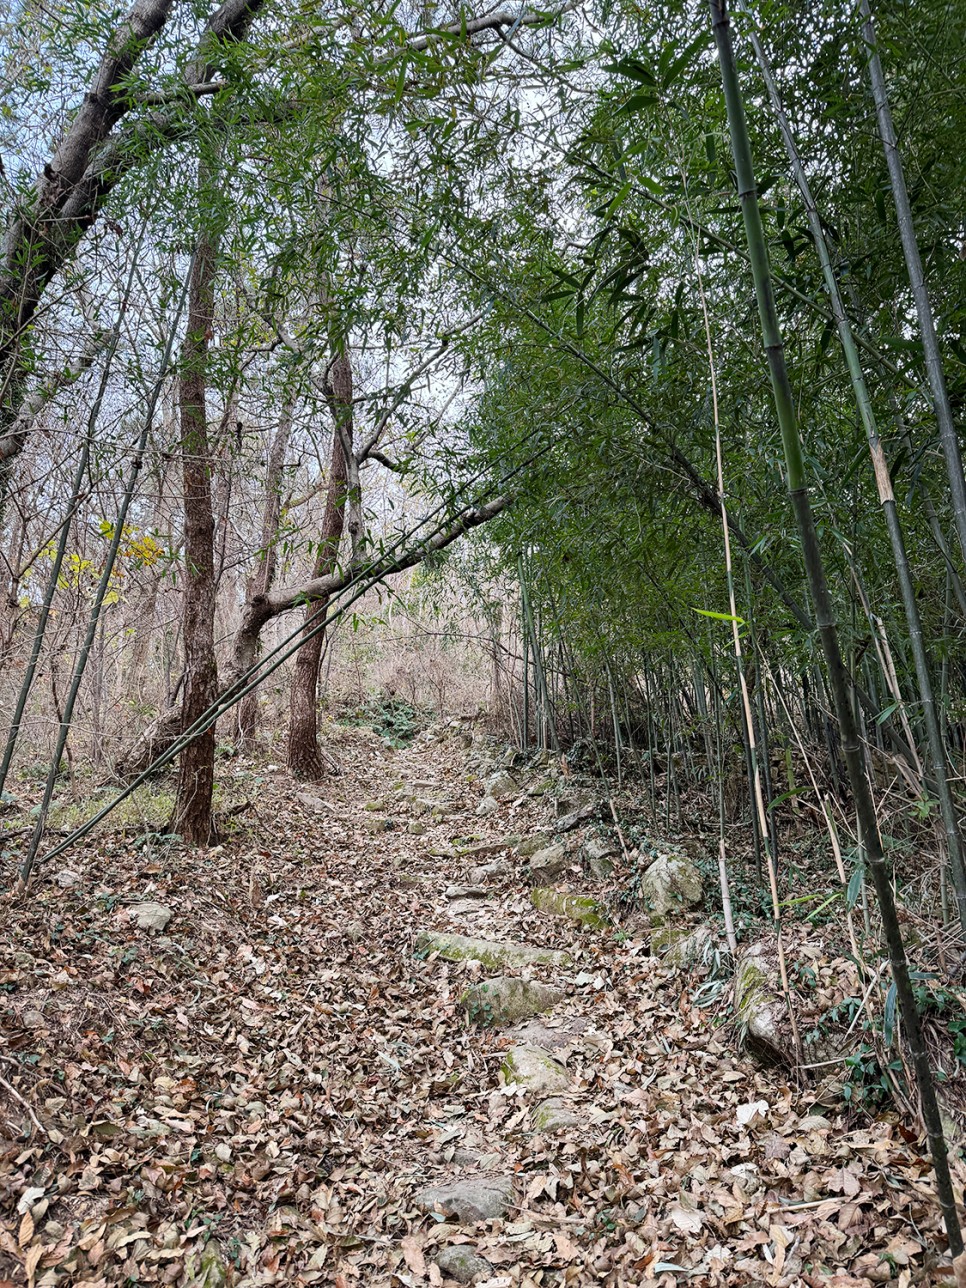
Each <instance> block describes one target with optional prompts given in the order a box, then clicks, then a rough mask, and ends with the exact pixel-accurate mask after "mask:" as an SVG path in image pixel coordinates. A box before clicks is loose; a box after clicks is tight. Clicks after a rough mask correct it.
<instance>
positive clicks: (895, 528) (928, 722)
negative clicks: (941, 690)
mask: <svg viewBox="0 0 966 1288" xmlns="http://www.w3.org/2000/svg"><path fill="white" fill-rule="evenodd" d="M863 2H864V0H863ZM751 42H752V45H753V46H754V50H755V54H756V56H757V59H758V64H759V66H760V68H761V72H762V75H763V77H764V80H765V85H766V88H767V90H768V95H769V98H770V99H771V103H772V107H773V109H774V111H775V115H776V117H777V118H778V124H779V127H780V129H781V133H782V138H783V140H784V143H785V150H786V152H787V154H788V159H789V163H790V165H791V169H792V174H793V176H794V178H795V182H796V184H797V185H798V189H799V192H800V194H801V197H802V201H803V203H804V205H805V210H806V213H807V215H808V222H809V227H810V229H811V232H812V240H813V242H814V244H815V250H816V253H817V254H818V257H819V262H820V263H821V267H822V276H823V278H824V281H825V289H826V292H827V293H828V298H829V303H830V305H831V309H832V314H833V316H834V318H835V324H836V327H837V329H838V334H839V339H840V342H841V344H842V349H843V351H844V353H845V359H846V363H847V365H848V369H849V378H850V380H851V382H852V390H853V393H854V395H855V401H856V406H857V407H858V411H859V416H860V417H861V420H862V424H863V426H864V428H865V432H866V437H867V439H868V443H869V451H870V453H871V456H872V465H873V469H874V471H875V479H876V486H877V488H878V493H879V503H880V505H881V506H882V512H883V517H884V518H885V523H886V528H887V531H888V534H889V541H890V544H891V546H892V554H893V560H894V562H895V565H896V573H897V576H898V579H899V590H900V594H901V596H902V605H903V610H904V613H905V618H906V625H907V627H908V630H909V642H910V645H911V647H912V655H913V662H914V665H915V670H916V681H917V684H918V688H919V700H920V703H921V706H922V717H923V724H924V725H925V728H926V741H927V745H928V748H929V760H930V763H931V769H932V777H933V780H934V786H935V790H936V795H937V799H938V800H939V811H940V815H941V817H942V821H943V830H944V833H945V838H946V847H947V852H948V854H949V864H950V869H951V872H952V878H953V888H954V890H955V892H956V903H957V906H958V910H959V921H960V925H961V926H962V927H963V929H964V930H966V849H964V845H963V840H962V836H961V834H960V830H959V816H958V812H957V809H956V804H955V801H954V799H953V793H952V786H951V783H950V780H949V766H948V758H947V754H946V746H945V742H944V740H943V736H942V729H941V727H940V722H939V716H938V714H937V711H936V702H935V696H934V692H933V684H932V670H931V666H930V659H929V656H928V653H927V650H926V644H925V639H924V637H923V631H922V619H921V617H920V614H919V604H918V601H917V599H916V591H915V587H914V585H913V581H912V574H911V571H910V568H909V558H908V555H907V552H906V546H905V539H904V537H903V532H902V524H901V522H900V520H899V512H898V507H897V505H896V499H895V494H894V492H893V490H892V479H891V476H890V473H889V465H888V462H887V460H886V456H885V452H884V451H883V448H882V442H881V439H880V436H879V429H878V424H877V422H876V418H875V413H874V411H873V407H872V399H871V396H870V394H869V389H868V385H867V384H866V380H865V374H864V372H863V370H862V362H861V359H860V357H859V351H858V348H857V346H856V344H855V337H854V335H853V333H852V327H851V325H850V323H849V319H848V316H847V314H846V311H845V305H844V303H843V300H842V294H841V291H840V290H839V284H838V279H837V278H836V276H835V270H834V268H833V267H832V259H831V256H830V254H829V249H828V243H827V242H826V240H825V230H824V227H823V224H822V220H821V216H820V214H819V210H818V206H817V205H816V202H815V199H814V197H813V195H812V190H811V186H810V184H809V182H808V176H807V175H806V173H805V167H804V166H803V164H802V161H801V157H800V156H799V152H798V147H797V145H796V143H795V138H794V135H793V133H792V129H791V125H790V123H789V120H788V116H787V114H786V113H785V110H784V107H783V106H782V102H781V99H780V97H779V94H778V89H777V87H776V85H775V80H774V77H773V76H772V73H771V67H770V65H769V62H768V58H767V57H766V55H765V51H764V49H763V47H762V44H761V41H760V40H759V39H758V36H757V34H756V32H755V31H754V29H752V31H751ZM879 70H880V74H881V68H880V69H879ZM961 474H962V467H961V465H960V475H961ZM857 584H858V585H859V593H860V595H861V596H862V600H863V607H864V608H865V610H866V614H867V615H868V616H869V617H870V620H871V610H870V609H869V607H868V603H867V601H866V598H865V594H864V592H863V590H862V587H861V584H859V583H858V579H857ZM876 648H877V649H879V639H878V637H877V639H876ZM880 655H881V653H880ZM883 673H884V674H885V675H886V678H887V680H890V679H891V678H892V677H890V676H889V675H888V671H887V669H886V666H885V663H884V662H883ZM894 696H895V697H897V698H898V697H899V696H900V695H899V694H898V687H897V686H896V692H895V695H894ZM900 712H901V715H902V719H903V721H905V719H906V718H905V712H904V709H902V708H900ZM911 735H912V731H911V730H910V729H909V728H908V723H906V737H907V738H908V739H909V743H910V746H911V747H912V749H913V753H914V754H915V743H914V741H913V739H912V736H911Z"/></svg>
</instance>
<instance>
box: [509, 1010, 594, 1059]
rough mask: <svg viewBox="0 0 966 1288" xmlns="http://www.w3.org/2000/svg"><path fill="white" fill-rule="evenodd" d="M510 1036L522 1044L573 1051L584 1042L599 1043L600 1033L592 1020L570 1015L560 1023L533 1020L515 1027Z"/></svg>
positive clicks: (545, 1049)
mask: <svg viewBox="0 0 966 1288" xmlns="http://www.w3.org/2000/svg"><path fill="white" fill-rule="evenodd" d="M509 1036H510V1037H511V1038H513V1040H514V1042H518V1043H519V1044H520V1045H521V1046H530V1047H540V1048H541V1050H543V1051H551V1052H558V1051H560V1052H564V1051H572V1050H574V1049H575V1048H576V1047H578V1046H581V1045H583V1044H584V1042H586V1043H587V1045H589V1046H597V1045H598V1035H597V1034H596V1032H595V1030H594V1028H593V1026H592V1025H591V1023H590V1020H586V1019H584V1018H583V1016H581V1015H568V1016H567V1017H566V1018H564V1019H562V1020H561V1022H560V1023H559V1024H556V1023H554V1021H553V1020H550V1021H549V1022H548V1021H547V1020H531V1021H530V1022H529V1023H528V1024H520V1025H519V1026H518V1027H517V1028H515V1029H513V1030H512V1032H511V1033H510V1034H509Z"/></svg>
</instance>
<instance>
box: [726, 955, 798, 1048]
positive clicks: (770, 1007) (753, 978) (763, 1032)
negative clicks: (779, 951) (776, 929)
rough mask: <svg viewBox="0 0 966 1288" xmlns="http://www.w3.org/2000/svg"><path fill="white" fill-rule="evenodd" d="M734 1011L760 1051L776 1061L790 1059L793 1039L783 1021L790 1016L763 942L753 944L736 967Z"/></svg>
mask: <svg viewBox="0 0 966 1288" xmlns="http://www.w3.org/2000/svg"><path fill="white" fill-rule="evenodd" d="M735 1012H736V1014H737V1016H738V1019H739V1020H740V1021H741V1024H742V1026H743V1028H744V1030H745V1033H746V1034H747V1036H748V1038H749V1039H750V1040H751V1041H750V1045H751V1046H752V1047H753V1048H754V1049H756V1050H758V1051H759V1052H760V1053H763V1054H765V1055H768V1056H771V1057H772V1058H773V1059H776V1060H783V1061H791V1060H792V1059H793V1058H794V1053H793V1052H792V1050H791V1045H790V1038H789V1036H788V1035H787V1034H786V1032H785V1025H784V1024H783V1022H782V1021H783V1020H784V1019H786V1018H787V1008H786V1006H785V1001H784V998H783V997H782V996H781V993H780V992H779V990H778V987H777V986H776V983H775V982H774V976H773V970H772V967H771V966H770V964H769V962H768V959H767V956H766V954H765V948H764V945H763V944H752V946H751V947H750V948H749V949H748V950H747V951H746V952H744V953H742V954H741V956H740V957H739V958H738V962H737V965H736V966H735Z"/></svg>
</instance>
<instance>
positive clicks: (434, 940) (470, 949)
mask: <svg viewBox="0 0 966 1288" xmlns="http://www.w3.org/2000/svg"><path fill="white" fill-rule="evenodd" d="M416 951H417V952H418V953H422V954H424V955H425V956H429V954H430V953H438V954H439V955H440V957H444V958H445V959H446V960H447V961H450V962H466V961H478V962H482V963H483V965H484V966H486V967H487V968H488V969H489V970H501V969H503V968H506V967H516V968H520V967H523V966H569V964H570V954H569V953H563V952H556V951H554V950H553V949H551V948H531V947H530V946H529V945H528V944H514V943H509V942H499V941H495V940H489V939H476V938H474V937H473V936H472V935H454V934H449V933H448V932H447V931H445V930H421V931H420V932H419V934H418V935H417V936H416Z"/></svg>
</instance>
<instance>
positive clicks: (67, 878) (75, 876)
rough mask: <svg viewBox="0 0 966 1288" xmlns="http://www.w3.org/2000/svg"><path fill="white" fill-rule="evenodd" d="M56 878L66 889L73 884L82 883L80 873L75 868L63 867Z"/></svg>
mask: <svg viewBox="0 0 966 1288" xmlns="http://www.w3.org/2000/svg"><path fill="white" fill-rule="evenodd" d="M54 880H55V881H56V882H57V884H58V885H59V886H61V887H62V889H64V890H69V889H70V887H71V886H75V885H80V881H81V879H80V874H79V873H77V872H75V871H74V870H73V868H61V870H60V871H59V872H58V873H57V875H56V876H55V877H54Z"/></svg>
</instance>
